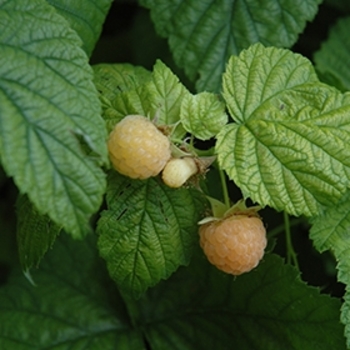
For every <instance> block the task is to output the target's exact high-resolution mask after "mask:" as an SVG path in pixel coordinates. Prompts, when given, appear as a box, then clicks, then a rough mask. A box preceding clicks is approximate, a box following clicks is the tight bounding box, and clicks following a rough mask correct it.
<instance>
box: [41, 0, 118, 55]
mask: <svg viewBox="0 0 350 350" xmlns="http://www.w3.org/2000/svg"><path fill="white" fill-rule="evenodd" d="M112 1H113V0H94V1H92V0H75V1H70V0H47V2H48V3H50V4H51V5H52V6H54V7H55V8H56V10H57V11H58V13H59V14H60V15H62V16H63V17H64V18H65V19H66V20H67V21H68V22H69V24H70V26H71V27H72V28H73V29H74V30H75V31H76V32H77V33H78V34H79V36H80V38H81V39H82V41H83V49H84V50H85V52H86V53H87V55H88V56H90V55H91V52H92V50H93V49H94V47H95V44H96V42H97V40H98V38H99V36H100V34H101V30H102V25H103V22H104V20H105V18H106V15H107V12H108V10H109V8H110V5H111V3H112Z"/></svg>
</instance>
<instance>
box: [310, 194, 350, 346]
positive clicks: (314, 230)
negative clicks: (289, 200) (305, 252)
mask: <svg viewBox="0 0 350 350" xmlns="http://www.w3.org/2000/svg"><path fill="white" fill-rule="evenodd" d="M349 206H350V192H349V191H348V192H347V193H346V194H345V195H344V197H343V198H342V200H341V201H340V202H339V203H338V205H336V206H334V207H332V208H328V209H327V210H326V211H325V212H324V213H323V214H322V215H320V216H318V217H316V218H314V219H313V221H312V222H313V225H312V227H311V230H310V237H311V239H312V240H313V241H314V245H315V247H316V249H317V250H318V251H320V252H324V251H326V250H331V251H332V252H333V253H334V255H335V257H336V260H337V262H338V264H337V269H338V280H339V281H340V282H343V283H345V284H346V295H345V297H344V300H345V302H344V304H343V307H342V316H341V320H342V322H343V323H344V324H345V335H346V337H347V344H348V347H350V293H349V292H350V288H349V287H350V231H349V229H350V211H349Z"/></svg>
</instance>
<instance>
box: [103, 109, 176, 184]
mask: <svg viewBox="0 0 350 350" xmlns="http://www.w3.org/2000/svg"><path fill="white" fill-rule="evenodd" d="M108 151H109V157H110V160H111V162H112V164H113V167H114V168H115V169H116V170H117V171H118V172H119V173H121V174H123V175H126V176H129V177H131V178H133V179H147V178H149V177H151V176H156V175H158V174H159V173H160V172H161V171H162V170H163V168H164V166H165V164H166V163H167V162H168V160H169V159H170V156H171V150H170V141H169V139H168V138H167V137H166V136H165V135H164V134H162V132H161V131H159V130H158V129H157V127H156V126H155V125H154V124H153V123H152V122H151V121H150V120H148V119H147V118H146V117H143V116H141V115H128V116H126V117H125V118H124V119H122V120H121V121H120V122H119V123H118V124H117V125H116V126H115V127H114V130H113V131H112V132H111V134H110V136H109V140H108Z"/></svg>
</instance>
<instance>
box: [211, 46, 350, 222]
mask: <svg viewBox="0 0 350 350" xmlns="http://www.w3.org/2000/svg"><path fill="white" fill-rule="evenodd" d="M223 95H224V98H225V100H226V102H227V107H228V110H229V112H230V114H231V116H232V118H233V119H234V120H235V121H236V123H231V124H228V125H227V126H225V127H224V128H223V129H222V131H221V132H220V133H219V134H218V136H217V139H218V142H217V145H216V151H217V153H218V160H219V164H220V166H221V167H222V168H223V169H224V170H225V171H226V172H227V174H228V175H229V177H230V178H231V179H232V180H234V181H235V182H236V184H237V185H238V186H239V187H240V188H241V190H242V192H243V194H244V197H251V198H252V199H253V200H254V201H256V202H258V203H259V204H260V205H263V206H264V205H269V206H271V207H273V208H275V209H277V210H286V211H287V212H289V213H290V214H292V215H297V216H298V215H302V214H304V215H307V216H312V215H317V214H318V213H319V211H320V207H321V206H327V205H331V204H332V203H333V204H334V203H336V202H337V201H338V200H339V199H340V197H341V196H342V194H343V193H344V192H345V190H346V188H348V187H349V185H350V183H349V175H350V172H349V170H350V168H349V166H350V161H349V159H350V158H349V155H350V147H349V141H350V133H349V131H350V129H349V126H350V124H349V123H350V113H349V112H350V95H349V94H344V95H343V94H341V93H340V92H339V91H337V90H335V89H333V88H331V87H329V86H327V85H324V84H322V83H320V82H318V80H317V78H316V75H315V73H314V71H313V69H312V65H311V63H310V62H309V61H308V60H306V59H305V58H303V57H301V56H299V55H296V54H292V53H291V52H289V51H287V50H282V49H276V48H264V47H263V46H262V45H260V44H257V45H254V46H252V47H251V48H250V49H249V50H247V51H243V52H242V54H241V55H240V56H239V57H232V58H231V60H230V61H229V64H228V66H227V70H226V72H225V74H224V85H223Z"/></svg>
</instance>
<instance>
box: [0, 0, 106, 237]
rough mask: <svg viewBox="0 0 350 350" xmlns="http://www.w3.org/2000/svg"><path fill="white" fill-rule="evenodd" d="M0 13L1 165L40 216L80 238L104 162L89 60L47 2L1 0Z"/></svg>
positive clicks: (101, 184)
mask: <svg viewBox="0 0 350 350" xmlns="http://www.w3.org/2000/svg"><path fill="white" fill-rule="evenodd" d="M0 18H1V19H2V30H1V31H0V157H1V162H2V164H3V167H4V169H5V171H6V173H7V174H8V175H9V176H13V177H14V181H15V183H16V184H17V186H18V187H19V189H20V191H21V192H22V193H27V194H28V196H29V198H30V200H31V202H33V203H34V205H35V206H36V207H37V209H38V210H39V212H40V213H42V214H48V215H49V216H50V218H51V219H53V221H54V222H56V223H57V224H58V225H60V226H61V225H62V226H63V227H64V229H65V230H66V231H67V232H69V233H71V234H72V235H73V236H74V237H81V236H83V235H84V234H85V233H86V232H87V231H88V230H89V218H90V216H91V214H93V213H94V212H95V211H97V209H98V208H99V206H100V204H101V201H102V195H103V193H104V191H105V186H106V182H105V175H104V173H103V172H102V170H101V169H100V166H101V165H102V164H107V162H108V159H107V145H106V138H107V135H106V130H105V125H104V122H103V119H102V118H101V117H100V103H99V100H98V97H97V92H96V89H95V86H94V85H93V82H92V70H91V68H90V66H89V64H88V58H87V56H86V55H85V53H84V52H83V51H82V50H81V48H80V47H79V46H80V42H81V41H80V39H79V38H78V36H77V34H76V33H75V32H74V31H73V30H72V29H70V28H69V27H68V24H67V21H65V20H64V19H63V18H62V17H61V16H60V15H58V14H57V13H56V11H55V10H54V9H53V8H52V6H50V5H48V4H47V3H46V2H45V1H42V0H33V1H30V2H28V1H26V0H18V1H15V2H13V1H1V0H0ZM14 33H16V35H14ZM86 146H88V147H89V149H90V150H92V151H93V153H92V154H91V155H90V156H89V157H88V156H87V154H86V153H91V152H90V150H88V151H87V152H86V151H84V149H86Z"/></svg>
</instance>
